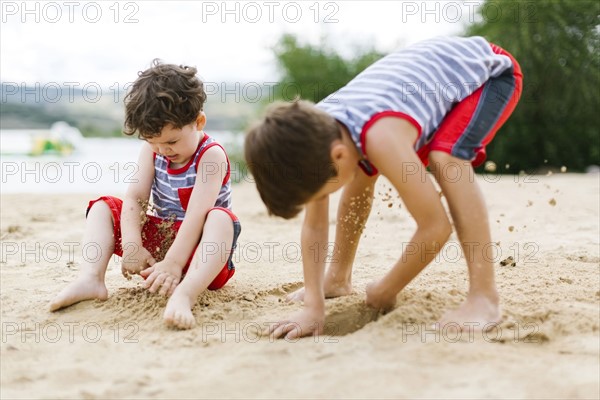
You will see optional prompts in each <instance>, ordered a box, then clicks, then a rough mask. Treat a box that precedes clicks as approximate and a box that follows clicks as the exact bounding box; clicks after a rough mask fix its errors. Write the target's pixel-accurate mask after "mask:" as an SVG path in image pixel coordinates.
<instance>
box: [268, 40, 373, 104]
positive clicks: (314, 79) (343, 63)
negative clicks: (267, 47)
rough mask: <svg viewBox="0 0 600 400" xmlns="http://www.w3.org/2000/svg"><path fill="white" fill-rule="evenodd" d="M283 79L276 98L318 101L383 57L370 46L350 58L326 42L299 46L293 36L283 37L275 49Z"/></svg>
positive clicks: (277, 88)
mask: <svg viewBox="0 0 600 400" xmlns="http://www.w3.org/2000/svg"><path fill="white" fill-rule="evenodd" d="M274 53H275V56H276V58H277V61H278V64H279V67H280V68H281V70H282V72H283V78H282V79H281V81H280V82H279V84H278V85H277V87H276V90H275V93H276V97H277V98H279V99H283V100H288V101H289V100H293V99H294V98H295V97H297V96H299V97H301V98H303V99H306V100H311V101H313V102H315V103H316V102H318V101H320V100H322V99H324V98H325V97H327V96H328V95H329V94H331V93H333V92H335V91H336V90H338V89H339V88H341V87H342V86H344V85H345V84H346V83H348V82H349V81H350V80H351V79H352V78H354V77H355V76H356V75H358V73H360V72H361V71H362V70H364V69H365V68H366V67H368V66H369V65H370V64H372V63H373V62H375V61H376V60H378V59H379V58H381V57H383V54H382V53H379V52H378V51H376V50H375V49H374V48H372V47H370V48H367V49H362V50H358V51H357V55H356V56H354V57H353V58H350V59H347V58H344V57H343V56H342V55H340V54H339V52H337V51H336V50H334V49H331V48H330V47H329V46H327V45H326V44H325V43H324V42H323V43H321V45H320V46H313V45H310V44H300V43H299V42H298V40H297V38H296V37H295V36H294V35H290V34H286V35H283V36H282V37H281V38H280V39H279V42H278V43H277V45H276V46H275V48H274Z"/></svg>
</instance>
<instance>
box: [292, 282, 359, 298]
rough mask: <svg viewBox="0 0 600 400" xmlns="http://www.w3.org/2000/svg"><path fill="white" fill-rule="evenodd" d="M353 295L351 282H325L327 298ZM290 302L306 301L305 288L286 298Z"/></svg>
mask: <svg viewBox="0 0 600 400" xmlns="http://www.w3.org/2000/svg"><path fill="white" fill-rule="evenodd" d="M349 294H352V284H351V283H350V282H345V281H344V282H331V283H328V282H327V279H326V280H325V298H326V299H332V298H334V297H342V296H348V295H349ZM285 300H286V301H288V302H302V301H304V288H303V287H302V288H300V289H298V290H296V291H294V292H292V293H290V294H288V295H287V296H286V297H285Z"/></svg>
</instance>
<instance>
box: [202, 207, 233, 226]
mask: <svg viewBox="0 0 600 400" xmlns="http://www.w3.org/2000/svg"><path fill="white" fill-rule="evenodd" d="M233 221H234V220H233V218H232V217H231V215H229V213H228V212H227V211H225V210H224V209H221V208H213V209H212V210H210V211H208V214H207V215H206V222H207V223H216V224H228V225H231V224H232V223H233Z"/></svg>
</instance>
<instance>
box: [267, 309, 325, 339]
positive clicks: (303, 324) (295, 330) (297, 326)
mask: <svg viewBox="0 0 600 400" xmlns="http://www.w3.org/2000/svg"><path fill="white" fill-rule="evenodd" d="M324 324H325V312H324V310H322V309H317V308H313V307H306V306H305V307H303V308H302V310H300V311H298V312H296V313H294V314H292V315H291V316H290V318H289V319H286V320H283V321H279V322H277V323H276V324H275V325H273V326H271V327H270V328H269V329H268V331H267V333H268V334H269V335H271V337H273V338H275V339H283V338H285V339H297V338H300V337H304V336H316V335H320V334H321V333H323V327H324Z"/></svg>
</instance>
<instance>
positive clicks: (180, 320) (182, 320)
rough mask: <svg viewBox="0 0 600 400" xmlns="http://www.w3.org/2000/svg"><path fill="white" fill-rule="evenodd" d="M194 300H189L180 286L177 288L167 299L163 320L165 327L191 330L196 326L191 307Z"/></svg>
mask: <svg viewBox="0 0 600 400" xmlns="http://www.w3.org/2000/svg"><path fill="white" fill-rule="evenodd" d="M195 302H196V298H195V297H194V298H193V299H192V298H190V296H189V295H188V294H187V293H186V292H185V289H183V288H182V287H181V286H178V287H177V288H176V289H175V292H173V295H171V298H169V301H168V303H167V308H166V309H165V313H164V314H163V319H164V320H165V324H167V326H170V327H173V328H179V329H191V328H193V327H194V325H196V318H194V314H192V307H193V305H194V303H195Z"/></svg>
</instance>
